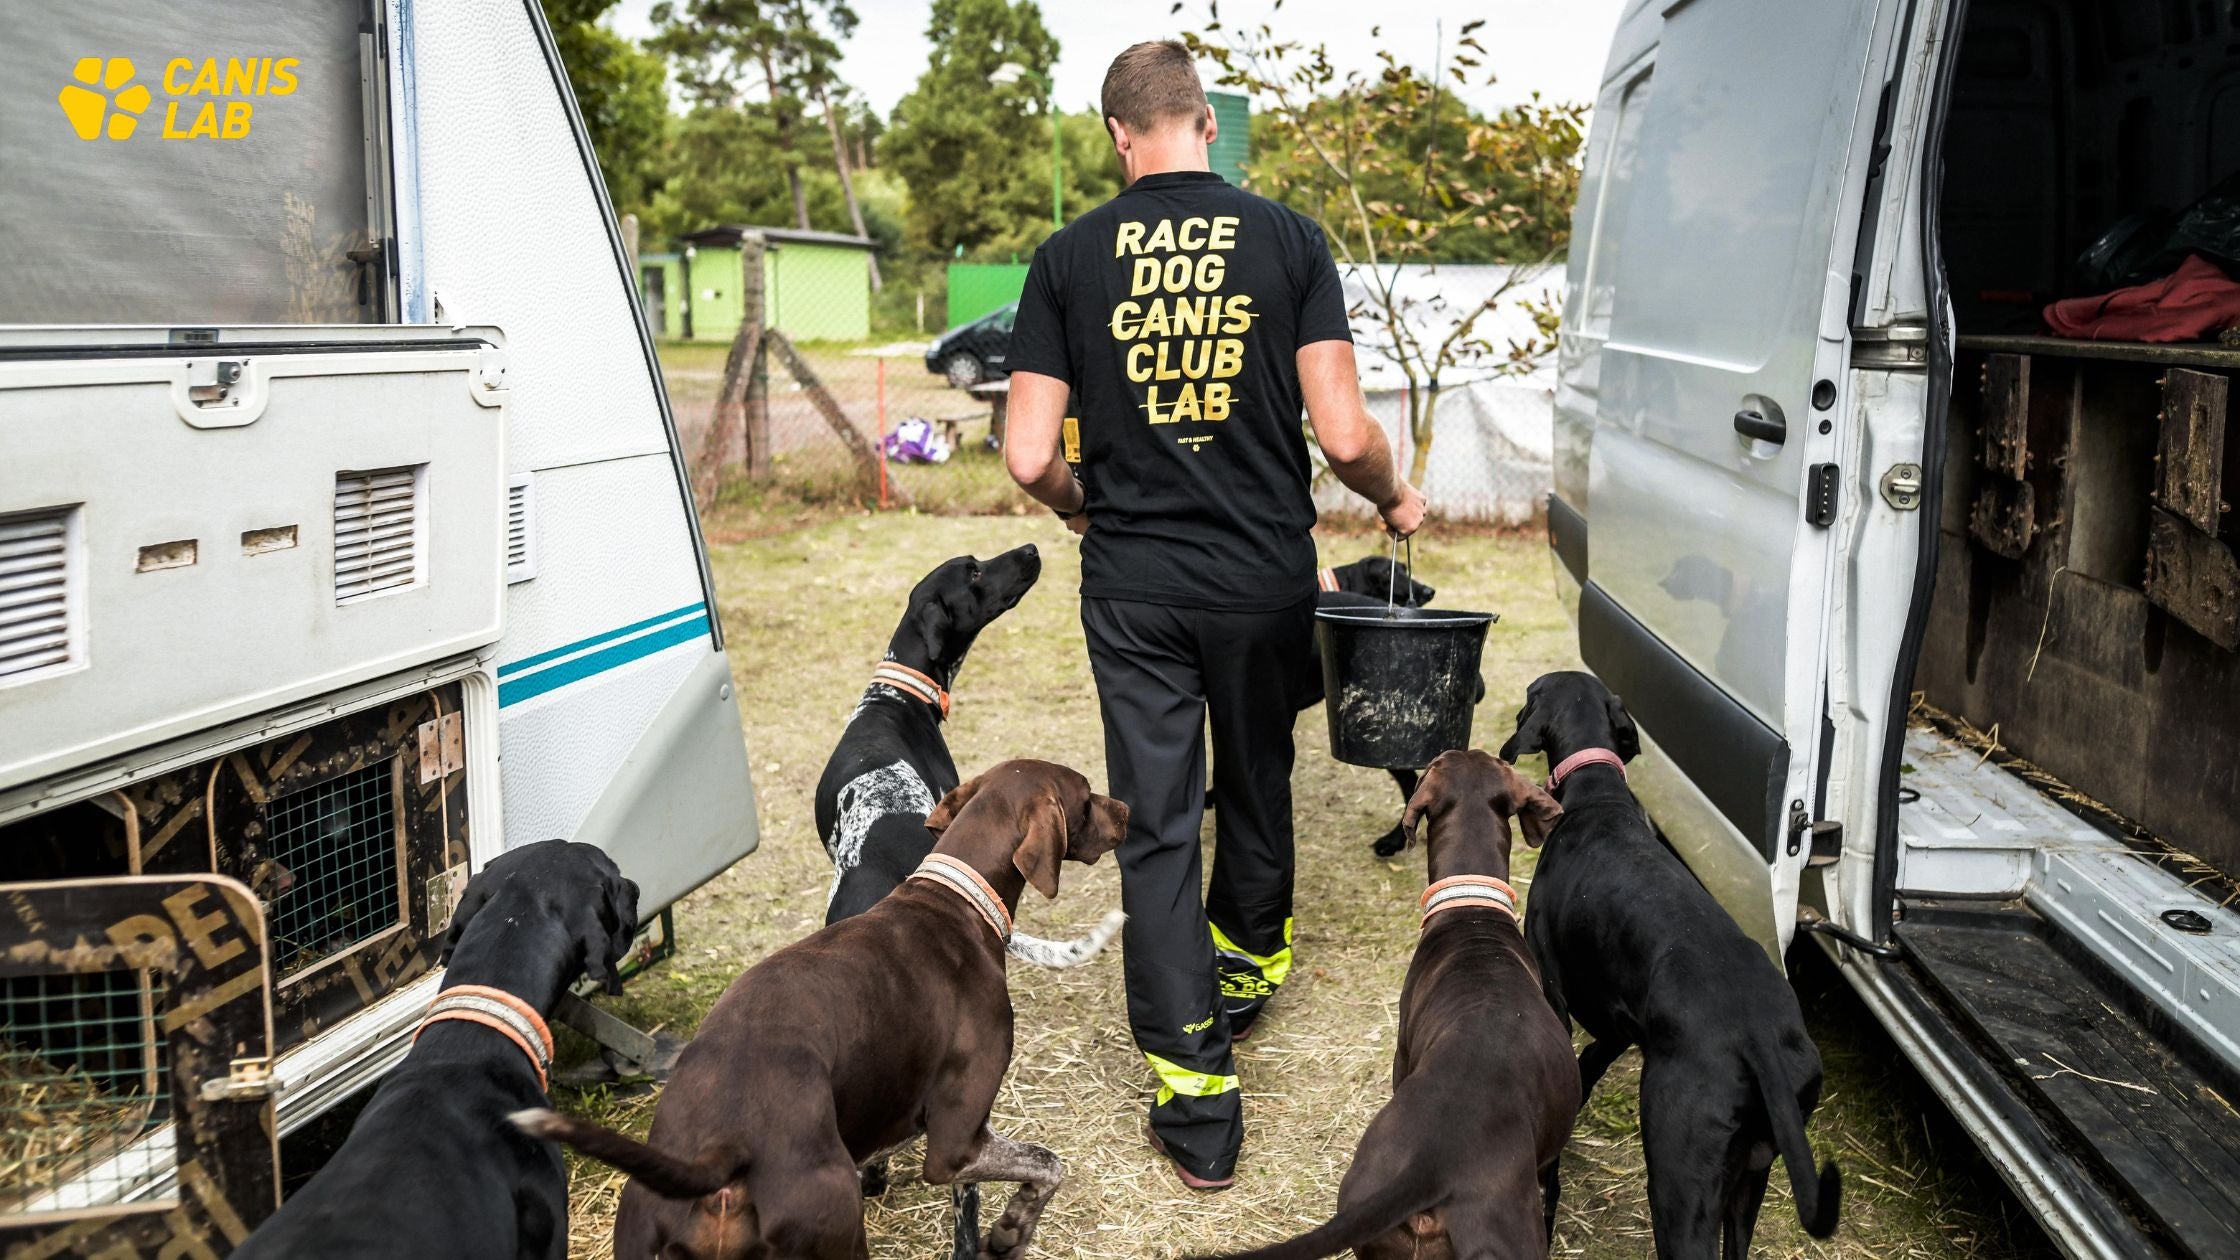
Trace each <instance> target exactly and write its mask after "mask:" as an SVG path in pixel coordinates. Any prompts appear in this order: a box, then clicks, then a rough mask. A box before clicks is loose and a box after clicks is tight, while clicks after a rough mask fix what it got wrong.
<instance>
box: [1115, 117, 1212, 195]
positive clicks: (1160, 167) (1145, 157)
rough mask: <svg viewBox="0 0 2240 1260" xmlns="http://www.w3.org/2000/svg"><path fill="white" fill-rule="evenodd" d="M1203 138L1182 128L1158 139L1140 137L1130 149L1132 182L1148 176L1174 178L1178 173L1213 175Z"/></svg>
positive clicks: (1128, 173) (1128, 163)
mask: <svg viewBox="0 0 2240 1260" xmlns="http://www.w3.org/2000/svg"><path fill="white" fill-rule="evenodd" d="M1212 169H1213V166H1212V164H1211V162H1210V161H1209V159H1208V158H1207V154H1206V142H1205V138H1204V137H1203V136H1200V135H1197V134H1195V133H1193V132H1190V131H1188V130H1185V129H1182V128H1176V129H1175V130H1174V131H1172V132H1162V133H1160V134H1158V135H1155V136H1143V137H1138V138H1137V139H1136V140H1135V142H1134V143H1133V144H1131V145H1130V146H1129V148H1128V160H1127V172H1126V173H1127V176H1128V182H1129V183H1131V184H1132V183H1134V182H1136V181H1137V180H1139V179H1142V178H1143V177H1145V176H1146V175H1171V174H1174V173H1175V172H1178V171H1210V170H1212Z"/></svg>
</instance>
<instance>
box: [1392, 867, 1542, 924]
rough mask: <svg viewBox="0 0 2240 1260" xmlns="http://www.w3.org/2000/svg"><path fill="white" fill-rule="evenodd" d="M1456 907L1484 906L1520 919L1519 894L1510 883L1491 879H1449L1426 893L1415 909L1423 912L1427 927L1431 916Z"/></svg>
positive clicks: (1478, 876) (1468, 876) (1482, 876)
mask: <svg viewBox="0 0 2240 1260" xmlns="http://www.w3.org/2000/svg"><path fill="white" fill-rule="evenodd" d="M1456 906H1483V907H1486V908H1488V909H1493V910H1499V911H1500V912H1502V913H1503V914H1506V915H1508V916H1509V917H1510V918H1511V919H1515V918H1516V917H1517V890H1516V889H1514V888H1511V887H1509V884H1508V881H1506V880H1499V879H1495V878H1494V877H1493V876H1491V875H1450V876H1448V877H1447V878H1445V879H1442V880H1440V881H1439V882H1437V883H1435V884H1433V885H1431V886H1430V887H1429V888H1426V889H1424V890H1423V897H1422V899H1421V900H1419V901H1417V902H1416V908H1417V909H1419V910H1421V911H1423V922H1422V923H1421V924H1419V925H1418V926H1422V927H1428V926H1429V925H1430V923H1431V916H1432V915H1435V914H1437V913H1439V912H1440V911H1441V910H1452V909H1454V908H1455V907H1456Z"/></svg>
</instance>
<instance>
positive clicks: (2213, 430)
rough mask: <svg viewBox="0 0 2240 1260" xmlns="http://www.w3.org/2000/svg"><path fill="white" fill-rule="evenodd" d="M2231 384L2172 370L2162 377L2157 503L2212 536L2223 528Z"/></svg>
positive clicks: (2156, 474)
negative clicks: (2225, 447) (2225, 424)
mask: <svg viewBox="0 0 2240 1260" xmlns="http://www.w3.org/2000/svg"><path fill="white" fill-rule="evenodd" d="M2230 388H2231V382H2230V381H2229V380H2228V379H2227V378H2225V377H2222V376H2216V375H2212V374H2211V373H2208V372H2193V371H2188V370H2187V369H2185V368H2171V369H2170V370H2169V371H2168V372H2167V373H2165V374H2164V375H2163V378H2162V416H2161V421H2162V441H2161V447H2160V449H2159V451H2158V452H2157V453H2156V456H2155V499H2156V502H2157V503H2159V504H2160V505H2161V506H2162V507H2163V508H2165V509H2167V510H2169V511H2171V512H2175V513H2177V514H2178V515H2179V516H2182V517H2184V518H2185V519H2186V520H2188V521H2191V522H2192V523H2193V527H2194V528H2195V529H2198V530H2200V531H2201V532H2202V533H2204V534H2207V535H2208V536H2210V537H2211V538H2214V537H2216V536H2217V534H2218V533H2219V532H2221V531H2222V530H2223V528H2224V524H2223V521H2224V512H2225V503H2224V489H2223V483H2224V421H2225V400H2226V394H2227V393H2228V392H2229V390H2230Z"/></svg>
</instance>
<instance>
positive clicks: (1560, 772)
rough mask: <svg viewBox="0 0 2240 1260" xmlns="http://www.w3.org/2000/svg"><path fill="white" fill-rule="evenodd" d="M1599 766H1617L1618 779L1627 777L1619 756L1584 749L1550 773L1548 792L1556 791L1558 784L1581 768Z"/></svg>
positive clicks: (1612, 753) (1600, 750)
mask: <svg viewBox="0 0 2240 1260" xmlns="http://www.w3.org/2000/svg"><path fill="white" fill-rule="evenodd" d="M1597 765H1600V766H1616V767H1617V768H1618V777H1619V778H1624V777H1625V773H1626V763H1625V759H1624V758H1623V757H1620V756H1619V755H1618V754H1616V753H1614V752H1612V751H1610V750H1609V749H1607V748H1582V749H1580V750H1579V751H1577V752H1575V753H1573V754H1571V755H1570V756H1568V757H1565V758H1564V759H1563V760H1562V761H1561V762H1560V763H1558V764H1557V766H1556V768H1555V769H1553V770H1550V771H1549V772H1548V790H1549V791H1551V792H1553V791H1555V790H1556V785H1557V784H1559V783H1561V782H1563V781H1564V780H1565V779H1567V778H1569V777H1571V773H1572V771H1574V770H1577V769H1579V768H1580V767H1581V766H1597Z"/></svg>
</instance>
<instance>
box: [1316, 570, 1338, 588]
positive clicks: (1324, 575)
mask: <svg viewBox="0 0 2240 1260" xmlns="http://www.w3.org/2000/svg"><path fill="white" fill-rule="evenodd" d="M1314 584H1315V586H1316V587H1317V588H1319V589H1321V590H1325V591H1334V590H1337V589H1338V571H1337V570H1336V569H1324V570H1323V571H1321V572H1320V573H1317V574H1315V575H1314Z"/></svg>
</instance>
